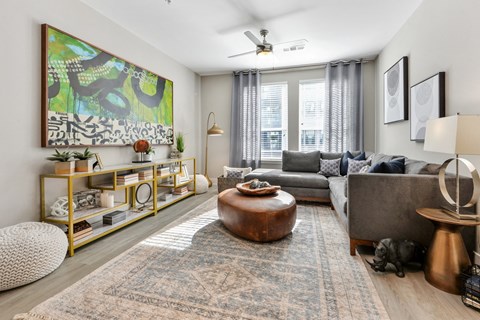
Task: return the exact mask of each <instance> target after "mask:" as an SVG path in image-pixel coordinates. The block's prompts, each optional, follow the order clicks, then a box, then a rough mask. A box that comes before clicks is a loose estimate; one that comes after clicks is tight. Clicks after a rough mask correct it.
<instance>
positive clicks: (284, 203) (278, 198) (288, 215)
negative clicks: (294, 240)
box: [218, 189, 297, 242]
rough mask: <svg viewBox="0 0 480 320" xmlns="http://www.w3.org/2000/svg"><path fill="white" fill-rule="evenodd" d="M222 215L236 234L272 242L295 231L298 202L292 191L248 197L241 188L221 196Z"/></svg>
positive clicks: (228, 227) (219, 213)
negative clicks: (240, 190) (290, 192)
mask: <svg viewBox="0 0 480 320" xmlns="http://www.w3.org/2000/svg"><path fill="white" fill-rule="evenodd" d="M218 216H219V217H220V220H222V222H223V224H224V225H225V227H226V228H227V229H228V230H230V231H231V232H232V233H234V234H236V235H238V236H240V237H242V238H245V239H249V240H254V241H260V242H268V241H274V240H279V239H281V238H283V237H285V236H286V235H288V234H289V233H290V232H291V231H292V229H293V226H294V225H295V221H296V219H297V204H296V203H295V198H294V197H293V196H292V195H291V194H289V193H286V192H284V191H282V190H279V191H277V193H276V194H272V195H264V196H248V195H244V194H243V193H241V192H239V191H238V190H237V189H227V190H225V191H223V192H222V193H220V194H219V195H218Z"/></svg>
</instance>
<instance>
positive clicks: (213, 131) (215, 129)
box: [205, 112, 223, 188]
mask: <svg viewBox="0 0 480 320" xmlns="http://www.w3.org/2000/svg"><path fill="white" fill-rule="evenodd" d="M212 115H213V126H212V127H211V128H210V129H208V130H207V138H206V139H205V178H207V181H208V187H209V188H210V187H211V186H212V180H210V178H209V177H208V136H221V135H222V134H223V130H222V129H221V128H220V127H219V126H218V125H217V123H216V122H215V113H213V112H210V113H209V114H208V119H207V128H208V124H209V122H210V116H212Z"/></svg>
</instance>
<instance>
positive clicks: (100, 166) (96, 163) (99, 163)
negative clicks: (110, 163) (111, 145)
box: [93, 153, 105, 169]
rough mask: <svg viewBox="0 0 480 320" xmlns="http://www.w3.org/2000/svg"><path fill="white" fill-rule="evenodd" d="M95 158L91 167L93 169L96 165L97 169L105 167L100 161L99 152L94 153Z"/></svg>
mask: <svg viewBox="0 0 480 320" xmlns="http://www.w3.org/2000/svg"><path fill="white" fill-rule="evenodd" d="M95 159H96V161H97V162H95V163H94V164H93V168H94V169H95V168H96V167H98V168H99V169H103V168H105V166H104V165H103V162H102V158H100V154H99V153H95Z"/></svg>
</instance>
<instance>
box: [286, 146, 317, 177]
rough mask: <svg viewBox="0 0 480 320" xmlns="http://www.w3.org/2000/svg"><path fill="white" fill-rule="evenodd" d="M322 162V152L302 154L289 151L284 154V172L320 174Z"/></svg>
mask: <svg viewBox="0 0 480 320" xmlns="http://www.w3.org/2000/svg"><path fill="white" fill-rule="evenodd" d="M319 161H320V151H312V152H301V151H288V150H284V151H283V152H282V170H283V171H297V172H318V170H319Z"/></svg>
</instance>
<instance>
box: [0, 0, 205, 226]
mask: <svg viewBox="0 0 480 320" xmlns="http://www.w3.org/2000/svg"><path fill="white" fill-rule="evenodd" d="M42 23H48V24H50V25H52V26H54V27H57V28H59V29H61V30H63V31H65V32H68V33H70V34H72V35H75V36H77V37H79V38H80V39H83V40H86V41H88V42H90V43H92V44H94V45H96V46H98V47H100V48H102V49H104V50H106V51H109V52H112V53H114V54H116V55H118V56H119V57H121V58H124V59H126V60H129V61H131V62H133V63H135V64H137V65H139V66H141V67H144V68H147V69H149V70H151V71H153V72H156V73H157V74H159V75H161V76H163V77H165V78H168V79H171V80H172V81H173V82H174V128H175V131H183V132H184V133H186V134H187V136H186V143H187V149H186V152H185V155H186V156H197V157H198V155H199V154H200V152H201V149H200V148H199V144H200V138H199V132H200V126H199V123H198V120H197V119H199V118H200V116H201V112H200V106H199V96H198V95H199V91H200V78H199V76H198V75H196V74H195V73H194V72H192V71H190V70H189V69H187V68H186V67H184V66H183V65H180V64H179V63H177V62H176V61H175V60H173V59H171V58H169V57H168V56H166V55H164V54H163V53H162V52H160V51H159V50H158V49H155V48H153V47H152V46H150V45H148V44H147V43H145V42H144V41H142V40H140V39H139V38H137V37H136V36H134V35H133V34H131V33H129V32H128V31H126V30H125V29H123V28H122V27H120V26H118V25H117V24H115V23H113V22H112V21H110V20H108V19H106V18H105V17H103V16H102V15H100V14H99V13H98V12H96V11H94V10H93V9H91V8H90V7H88V6H86V5H84V4H83V3H81V2H80V1H78V0H69V1H62V0H42V1H38V0H16V1H12V0H9V1H8V0H7V1H2V2H1V3H0V30H2V50H0V58H1V59H0V60H1V61H2V74H3V76H2V77H1V78H0V97H1V106H2V112H3V116H2V117H1V125H0V137H1V138H2V142H3V151H2V156H1V157H0V172H1V177H2V181H3V182H2V183H1V184H0V203H1V208H2V209H1V210H0V227H4V226H8V225H12V224H15V223H18V222H22V221H38V220H39V219H40V204H39V203H40V190H39V174H41V173H49V172H52V171H53V163H52V162H49V161H47V160H45V158H46V157H47V156H49V155H50V154H51V153H52V151H53V150H52V149H48V148H41V147H40V142H41V141H40V121H41V116H40V115H41V100H40V99H41V98H40V79H41V77H40V25H41V24H42ZM93 150H94V151H95V152H99V153H100V154H101V156H102V160H103V162H104V163H105V164H106V165H109V164H118V163H122V162H123V163H127V162H129V161H131V160H132V158H133V150H132V148H131V147H108V148H101V147H96V148H93ZM156 151H157V153H156V158H165V157H166V156H167V155H168V151H169V147H168V146H159V147H156Z"/></svg>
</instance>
